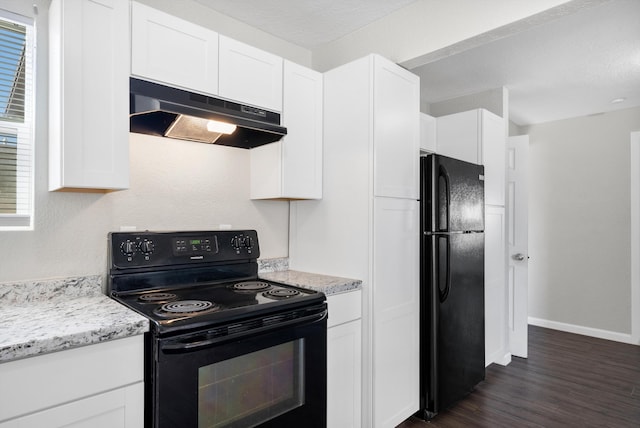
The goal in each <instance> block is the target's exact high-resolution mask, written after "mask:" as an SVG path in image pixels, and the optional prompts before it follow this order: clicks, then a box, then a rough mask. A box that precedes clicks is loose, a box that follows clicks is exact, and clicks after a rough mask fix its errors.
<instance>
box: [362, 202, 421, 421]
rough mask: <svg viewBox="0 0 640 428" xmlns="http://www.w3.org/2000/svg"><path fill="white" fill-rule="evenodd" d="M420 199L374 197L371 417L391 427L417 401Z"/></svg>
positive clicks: (412, 407)
mask: <svg viewBox="0 0 640 428" xmlns="http://www.w3.org/2000/svg"><path fill="white" fill-rule="evenodd" d="M418 212H419V203H418V202H417V201H413V200H407V199H395V198H375V200H374V232H373V234H374V238H373V240H374V244H373V245H374V248H373V281H372V288H373V290H372V291H373V311H372V312H373V373H372V380H373V391H374V393H373V396H374V399H373V400H374V401H373V421H374V422H375V426H380V427H392V426H396V425H398V424H400V423H401V422H402V421H404V420H405V419H407V418H408V417H409V416H411V415H412V414H413V413H414V412H416V411H417V410H418V406H419V376H418V375H417V373H419V354H420V351H419V325H420V322H419V316H420V308H419V298H418V297H419V283H418V271H419V265H418V257H419V241H418V239H419V232H418V229H419V220H418Z"/></svg>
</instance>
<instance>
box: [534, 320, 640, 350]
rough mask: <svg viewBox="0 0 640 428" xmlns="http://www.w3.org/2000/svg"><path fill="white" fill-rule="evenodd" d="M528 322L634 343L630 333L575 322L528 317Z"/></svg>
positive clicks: (554, 328)
mask: <svg viewBox="0 0 640 428" xmlns="http://www.w3.org/2000/svg"><path fill="white" fill-rule="evenodd" d="M529 324H531V325H535V326H538V327H545V328H550V329H553V330H560V331H566V332H567V333H575V334H581V335H583V336H591V337H597V338H598V339H606V340H613V341H614V342H622V343H629V344H634V342H633V340H632V337H631V334H626V333H618V332H615V331H609V330H601V329H599V328H592V327H584V326H581V325H575V324H566V323H563V322H557V321H549V320H543V319H540V318H533V317H529Z"/></svg>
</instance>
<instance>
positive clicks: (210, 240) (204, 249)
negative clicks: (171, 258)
mask: <svg viewBox="0 0 640 428" xmlns="http://www.w3.org/2000/svg"><path fill="white" fill-rule="evenodd" d="M217 252H218V240H217V239H216V237H215V235H211V236H202V237H197V238H174V239H173V254H174V255H175V256H199V255H202V256H204V255H208V254H216V253H217Z"/></svg>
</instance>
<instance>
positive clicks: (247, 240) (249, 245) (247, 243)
mask: <svg viewBox="0 0 640 428" xmlns="http://www.w3.org/2000/svg"><path fill="white" fill-rule="evenodd" d="M244 247H245V248H249V249H251V248H253V239H251V237H250V236H247V237H245V238H244Z"/></svg>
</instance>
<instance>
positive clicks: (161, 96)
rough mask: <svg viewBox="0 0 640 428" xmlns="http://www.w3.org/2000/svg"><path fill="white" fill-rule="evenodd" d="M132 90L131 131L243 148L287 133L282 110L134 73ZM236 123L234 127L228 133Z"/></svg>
mask: <svg viewBox="0 0 640 428" xmlns="http://www.w3.org/2000/svg"><path fill="white" fill-rule="evenodd" d="M129 92H130V113H131V115H130V131H131V132H136V133H139V134H149V135H157V136H162V137H169V138H178V139H181V140H189V141H197V142H201V143H210V144H219V145H223V146H231V147H240V148H243V149H250V148H253V147H258V146H262V145H264V144H267V143H273V142H274V141H278V140H280V139H281V138H282V137H283V136H284V135H286V134H287V129H286V128H284V127H282V126H280V114H278V113H274V112H272V111H268V110H264V109H261V108H257V107H253V106H247V105H242V104H238V103H235V102H232V101H227V100H223V99H220V98H215V97H211V96H207V95H202V94H197V93H194V92H189V91H184V90H182V89H177V88H172V87H169V86H164V85H159V84H157V83H152V82H147V81H145V80H140V79H135V78H133V77H132V78H130V81H129ZM219 125H221V126H222V127H223V128H222V129H221V128H218V126H219ZM234 125H235V130H234V131H233V132H232V133H230V134H226V132H229V131H230V130H231V129H233V128H234ZM224 128H230V129H229V130H226V129H224Z"/></svg>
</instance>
